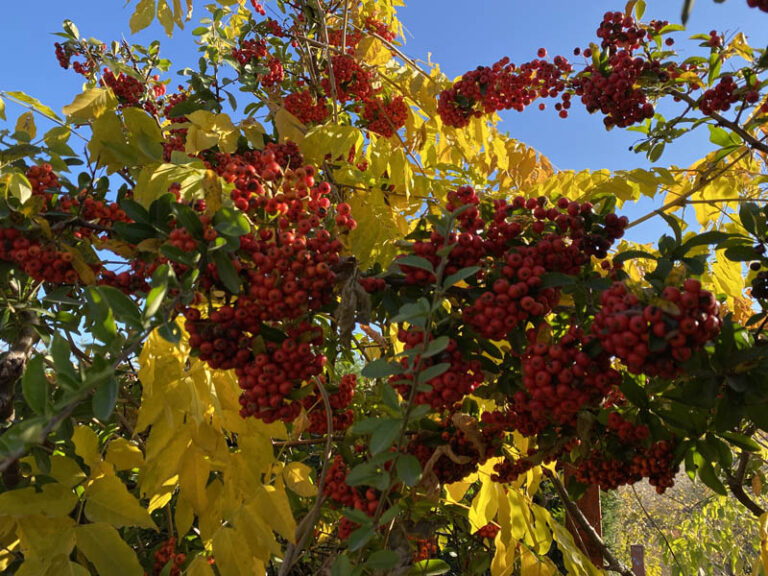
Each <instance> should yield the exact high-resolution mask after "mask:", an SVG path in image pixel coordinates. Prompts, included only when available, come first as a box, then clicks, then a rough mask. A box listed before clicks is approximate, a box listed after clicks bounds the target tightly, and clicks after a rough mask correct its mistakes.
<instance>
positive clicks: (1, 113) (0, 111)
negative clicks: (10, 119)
mask: <svg viewBox="0 0 768 576" xmlns="http://www.w3.org/2000/svg"><path fill="white" fill-rule="evenodd" d="M0 120H7V118H6V117H5V102H3V99H2V98H0Z"/></svg>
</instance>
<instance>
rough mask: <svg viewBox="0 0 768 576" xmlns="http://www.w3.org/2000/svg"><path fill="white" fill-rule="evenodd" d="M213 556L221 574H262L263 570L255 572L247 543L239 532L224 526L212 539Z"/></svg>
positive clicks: (243, 575) (238, 575)
mask: <svg viewBox="0 0 768 576" xmlns="http://www.w3.org/2000/svg"><path fill="white" fill-rule="evenodd" d="M213 555H214V557H215V558H216V567H217V568H218V569H219V572H220V573H221V574H226V575H227V576H251V575H252V574H254V573H257V574H258V573H262V574H263V573H264V569H263V568H262V569H261V570H260V571H257V570H256V568H255V566H254V560H255V559H254V558H253V554H251V551H250V547H249V546H248V542H247V541H246V540H245V538H244V537H243V535H242V534H240V532H238V531H236V530H233V529H232V528H228V527H226V526H225V527H222V528H220V529H219V530H217V532H216V534H215V536H214V537H213Z"/></svg>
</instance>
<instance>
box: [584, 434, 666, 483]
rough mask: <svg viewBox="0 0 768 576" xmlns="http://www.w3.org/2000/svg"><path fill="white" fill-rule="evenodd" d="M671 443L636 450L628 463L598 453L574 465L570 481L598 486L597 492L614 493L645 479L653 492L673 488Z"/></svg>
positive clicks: (659, 442) (593, 453)
mask: <svg viewBox="0 0 768 576" xmlns="http://www.w3.org/2000/svg"><path fill="white" fill-rule="evenodd" d="M674 450H675V444H674V443H673V442H670V441H666V440H660V441H658V442H654V443H653V444H651V446H650V447H648V448H636V449H634V450H633V454H632V456H631V458H630V459H629V460H623V459H617V458H615V457H613V456H610V455H607V454H604V453H603V452H601V451H600V450H593V451H592V453H591V454H590V455H589V456H588V457H587V458H585V459H584V460H582V461H581V462H579V463H578V464H576V469H575V472H574V478H575V479H576V480H577V481H578V482H580V483H582V484H587V485H597V486H600V489H601V490H605V491H608V490H615V489H616V488H618V487H619V486H622V485H625V484H634V483H636V482H639V481H640V480H642V479H643V478H648V482H649V484H651V486H655V487H656V492H658V493H659V494H663V493H664V491H665V490H666V489H667V488H669V487H671V486H673V485H674V481H675V475H676V474H677V470H678V467H677V466H674V465H673V462H674Z"/></svg>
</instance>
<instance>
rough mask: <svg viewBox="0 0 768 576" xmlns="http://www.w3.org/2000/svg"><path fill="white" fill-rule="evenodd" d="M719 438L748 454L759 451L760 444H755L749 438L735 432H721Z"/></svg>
mask: <svg viewBox="0 0 768 576" xmlns="http://www.w3.org/2000/svg"><path fill="white" fill-rule="evenodd" d="M720 436H722V437H723V438H725V439H726V440H728V441H729V442H730V443H731V444H733V445H734V446H738V447H739V448H741V449H742V450H747V451H748V452H759V451H760V444H758V443H757V442H755V441H754V440H753V439H752V438H750V437H749V436H745V435H743V434H737V433H736V432H722V433H721V434H720Z"/></svg>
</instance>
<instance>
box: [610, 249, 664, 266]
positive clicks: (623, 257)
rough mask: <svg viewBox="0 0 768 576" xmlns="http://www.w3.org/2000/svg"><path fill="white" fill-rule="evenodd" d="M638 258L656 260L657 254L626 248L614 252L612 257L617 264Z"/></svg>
mask: <svg viewBox="0 0 768 576" xmlns="http://www.w3.org/2000/svg"><path fill="white" fill-rule="evenodd" d="M638 258H646V259H648V260H657V259H658V256H656V255H654V254H651V253H650V252H645V251H643V250H626V251H624V252H619V253H618V254H616V256H614V257H613V261H614V262H616V263H617V264H621V263H622V262H626V261H627V260H636V259H638Z"/></svg>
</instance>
